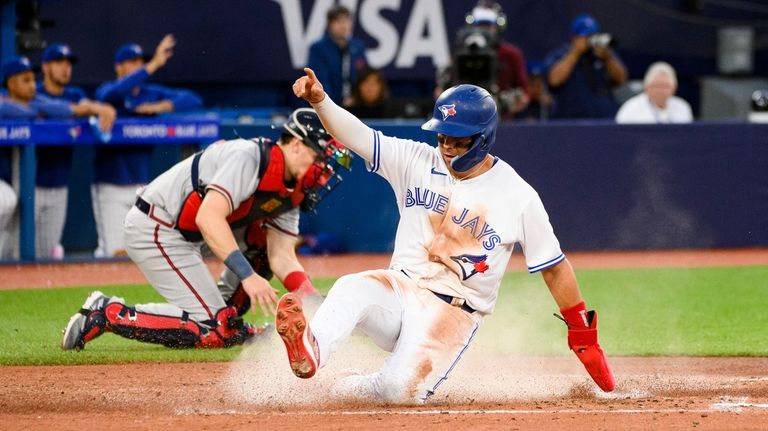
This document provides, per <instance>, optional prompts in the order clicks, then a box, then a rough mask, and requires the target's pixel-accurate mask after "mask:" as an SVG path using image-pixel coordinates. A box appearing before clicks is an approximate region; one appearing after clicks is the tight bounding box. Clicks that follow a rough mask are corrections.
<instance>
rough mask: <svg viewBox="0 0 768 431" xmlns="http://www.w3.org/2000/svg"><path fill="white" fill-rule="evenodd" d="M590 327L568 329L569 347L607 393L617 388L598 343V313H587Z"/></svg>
mask: <svg viewBox="0 0 768 431" xmlns="http://www.w3.org/2000/svg"><path fill="white" fill-rule="evenodd" d="M587 322H588V326H587V327H586V328H571V327H570V326H569V328H568V347H570V348H571V350H573V353H575V354H576V357H577V358H579V360H580V361H581V363H582V364H584V368H586V370H587V372H588V373H589V375H590V376H591V377H592V380H594V381H595V383H597V386H599V387H600V389H602V390H603V391H605V392H611V391H613V390H614V389H615V388H616V382H615V381H614V378H613V373H612V372H611V368H610V367H609V366H608V360H607V359H606V358H605V353H604V352H603V349H602V348H600V344H599V343H598V342H597V312H596V311H594V310H592V311H589V312H587Z"/></svg>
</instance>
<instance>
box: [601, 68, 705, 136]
mask: <svg viewBox="0 0 768 431" xmlns="http://www.w3.org/2000/svg"><path fill="white" fill-rule="evenodd" d="M643 86H644V89H645V91H644V92H642V93H640V94H638V95H637V96H634V97H632V98H631V99H629V100H627V101H626V102H624V104H623V105H621V108H620V109H619V112H618V114H616V122H617V123H620V124H627V123H636V124H638V123H690V122H692V121H693V113H692V112H691V105H689V104H688V102H686V101H685V100H683V99H681V98H679V97H676V96H675V95H674V94H675V91H676V90H677V75H676V74H675V69H674V68H673V67H672V66H671V65H670V64H669V63H665V62H663V61H659V62H656V63H653V64H652V65H651V66H650V67H649V68H648V71H646V72H645V79H644V80H643Z"/></svg>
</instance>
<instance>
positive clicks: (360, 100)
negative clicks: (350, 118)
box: [349, 68, 396, 118]
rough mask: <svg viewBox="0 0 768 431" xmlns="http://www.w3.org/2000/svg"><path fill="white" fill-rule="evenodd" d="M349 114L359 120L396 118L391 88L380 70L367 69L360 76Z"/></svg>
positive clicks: (356, 83)
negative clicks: (390, 92) (391, 100)
mask: <svg viewBox="0 0 768 431" xmlns="http://www.w3.org/2000/svg"><path fill="white" fill-rule="evenodd" d="M349 112H351V113H353V114H355V116H356V117H358V118H392V117H395V116H396V115H395V112H393V109H392V105H391V103H390V100H389V86H388V85H387V80H386V78H384V74H383V73H381V71H380V70H378V69H371V68H365V69H363V70H362V71H360V73H359V74H358V77H357V81H355V86H354V88H353V89H352V102H351V104H350V107H349Z"/></svg>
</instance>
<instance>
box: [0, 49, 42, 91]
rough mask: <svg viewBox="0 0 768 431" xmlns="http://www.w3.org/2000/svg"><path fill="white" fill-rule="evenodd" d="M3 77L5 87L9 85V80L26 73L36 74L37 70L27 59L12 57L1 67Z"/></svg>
mask: <svg viewBox="0 0 768 431" xmlns="http://www.w3.org/2000/svg"><path fill="white" fill-rule="evenodd" d="M0 70H1V71H2V75H3V86H5V85H6V84H7V83H8V78H10V77H12V76H14V75H18V74H20V73H24V72H34V71H35V68H34V67H32V63H30V62H29V59H28V58H27V57H23V56H22V57H12V58H11V59H10V60H7V61H6V62H5V63H3V65H2V67H0Z"/></svg>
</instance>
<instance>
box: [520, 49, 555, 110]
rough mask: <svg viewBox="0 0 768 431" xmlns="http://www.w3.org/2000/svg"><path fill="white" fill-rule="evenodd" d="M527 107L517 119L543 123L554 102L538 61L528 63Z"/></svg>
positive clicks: (542, 66) (542, 65)
mask: <svg viewBox="0 0 768 431" xmlns="http://www.w3.org/2000/svg"><path fill="white" fill-rule="evenodd" d="M527 93H528V98H529V99H530V101H529V103H528V106H526V108H525V109H524V110H522V111H521V112H520V113H519V114H518V115H517V117H518V118H521V119H523V120H525V121H526V122H529V123H533V122H537V121H545V120H546V119H547V118H549V116H550V112H551V111H552V105H553V103H554V100H553V99H552V95H551V94H550V93H549V89H548V88H547V83H546V81H545V78H544V64H543V63H542V62H540V61H531V62H529V63H528V89H527Z"/></svg>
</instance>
